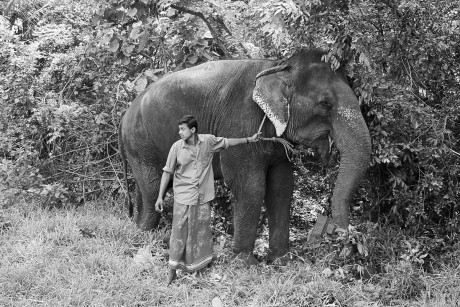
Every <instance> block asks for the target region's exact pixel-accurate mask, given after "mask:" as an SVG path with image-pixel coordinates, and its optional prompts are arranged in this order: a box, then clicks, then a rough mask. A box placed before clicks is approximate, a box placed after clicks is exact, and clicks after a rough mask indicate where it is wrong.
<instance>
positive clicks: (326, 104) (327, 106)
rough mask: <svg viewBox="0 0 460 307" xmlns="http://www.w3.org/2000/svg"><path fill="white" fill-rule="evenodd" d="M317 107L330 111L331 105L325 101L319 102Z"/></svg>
mask: <svg viewBox="0 0 460 307" xmlns="http://www.w3.org/2000/svg"><path fill="white" fill-rule="evenodd" d="M318 105H320V106H322V107H323V108H325V109H327V110H330V109H331V108H332V104H331V103H329V102H328V101H327V100H326V99H323V100H320V102H319V103H318Z"/></svg>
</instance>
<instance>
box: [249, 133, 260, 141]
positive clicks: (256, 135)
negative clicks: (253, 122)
mask: <svg viewBox="0 0 460 307" xmlns="http://www.w3.org/2000/svg"><path fill="white" fill-rule="evenodd" d="M261 134H262V132H258V133H256V134H254V135H253V136H251V137H248V138H247V139H248V141H249V142H250V143H255V142H258V141H259V140H260V139H261Z"/></svg>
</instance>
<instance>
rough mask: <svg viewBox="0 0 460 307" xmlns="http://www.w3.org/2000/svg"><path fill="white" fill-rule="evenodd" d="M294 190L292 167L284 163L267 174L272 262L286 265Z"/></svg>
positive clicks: (269, 170)
mask: <svg viewBox="0 0 460 307" xmlns="http://www.w3.org/2000/svg"><path fill="white" fill-rule="evenodd" d="M293 190H294V177H293V170H292V165H291V163H290V162H288V161H282V162H280V163H278V164H276V165H273V166H271V167H270V168H269V169H268V172H267V190H266V193H265V206H266V208H267V216H268V228H269V248H270V251H269V254H268V260H269V261H270V262H274V263H278V264H285V263H286V262H287V261H288V260H289V257H288V256H287V253H288V252H289V220H290V209H291V201H292V193H293Z"/></svg>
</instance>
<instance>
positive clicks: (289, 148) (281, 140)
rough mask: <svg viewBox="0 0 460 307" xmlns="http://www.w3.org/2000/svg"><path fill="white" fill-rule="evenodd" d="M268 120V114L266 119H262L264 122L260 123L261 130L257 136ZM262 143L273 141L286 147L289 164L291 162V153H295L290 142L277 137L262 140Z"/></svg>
mask: <svg viewBox="0 0 460 307" xmlns="http://www.w3.org/2000/svg"><path fill="white" fill-rule="evenodd" d="M266 118H267V114H265V116H264V119H262V122H261V123H260V126H259V130H258V131H257V134H259V133H260V131H261V130H262V126H263V125H264V122H265V119H266ZM260 140H261V141H273V142H279V143H281V144H282V145H283V147H284V152H285V153H286V157H287V158H288V160H289V162H291V161H292V160H291V157H290V156H289V153H291V154H293V153H294V152H295V149H294V145H292V144H291V143H289V141H287V140H285V139H283V138H277V137H271V138H262V137H261V138H260Z"/></svg>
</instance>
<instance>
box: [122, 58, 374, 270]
mask: <svg viewBox="0 0 460 307" xmlns="http://www.w3.org/2000/svg"><path fill="white" fill-rule="evenodd" d="M324 54H325V52H324V51H322V50H318V49H309V50H303V51H300V52H297V53H295V54H294V55H292V56H290V57H289V58H286V59H283V60H269V59H244V60H219V61H210V62H206V63H204V64H200V65H198V66H195V67H192V68H187V69H184V70H181V71H177V72H174V73H171V74H169V75H166V76H164V77H162V78H160V79H159V80H158V81H156V82H154V83H152V84H151V85H149V86H148V88H147V89H146V90H145V91H144V92H143V93H142V94H140V95H139V96H138V97H137V98H136V99H135V100H134V101H133V103H132V104H131V105H130V107H129V108H128V109H127V111H126V112H125V114H124V116H123V118H122V120H121V123H120V126H119V146H120V153H121V157H122V161H123V167H124V172H125V174H126V168H127V166H126V164H127V162H128V163H129V165H130V167H131V169H132V173H133V176H134V179H135V182H136V185H137V192H138V193H137V215H136V219H135V220H136V223H137V225H138V226H139V227H140V228H141V229H144V230H151V229H153V228H156V227H157V226H158V223H159V218H160V213H158V212H156V211H155V208H154V204H155V202H156V198H157V197H158V191H159V183H160V179H161V172H162V168H163V166H164V164H165V161H166V158H167V155H168V152H169V149H170V147H171V145H172V144H173V143H174V142H175V141H176V140H177V139H178V120H179V118H180V117H182V116H183V115H186V114H192V115H194V116H195V117H196V119H197V120H198V124H199V126H198V131H199V133H208V134H213V135H216V136H224V137H229V138H239V137H244V136H247V135H253V134H254V133H255V132H256V131H257V130H258V129H259V126H260V125H261V123H262V122H263V119H264V116H265V115H266V116H267V117H268V119H269V120H267V121H265V122H264V124H263V126H260V128H261V132H262V135H263V136H264V137H279V138H282V139H285V140H287V141H289V142H291V143H292V144H295V145H298V146H310V147H313V148H317V149H318V151H319V154H320V155H321V156H323V157H324V156H327V154H328V150H329V140H330V138H332V139H333V141H334V142H335V146H336V147H337V149H338V151H339V152H340V166H339V171H338V175H337V179H336V183H335V187H334V189H333V193H332V197H331V213H332V222H333V223H334V224H335V225H337V226H339V227H342V228H344V227H345V228H346V227H347V226H348V225H349V206H350V203H351V201H352V198H353V195H354V192H355V191H356V188H357V186H358V185H359V182H360V180H362V179H363V177H364V176H365V173H366V170H367V168H368V166H369V162H370V155H371V140H370V135H369V130H368V127H367V125H366V123H365V121H364V118H363V115H362V113H361V110H360V106H359V103H358V100H357V97H356V96H355V94H354V92H353V90H352V89H351V88H350V86H349V84H348V81H347V78H346V73H345V71H344V69H342V68H339V69H337V70H332V69H331V67H330V64H329V63H327V62H324V61H322V57H323V55H324ZM212 163H213V170H214V176H215V179H221V178H223V179H224V180H225V182H226V183H227V184H228V185H229V186H230V188H231V190H232V193H233V195H234V200H233V206H234V209H233V224H234V234H233V236H234V242H233V252H234V255H235V256H236V257H240V258H241V259H243V260H244V261H246V262H248V263H249V264H252V263H254V261H256V260H255V258H254V255H253V249H254V243H255V240H256V236H257V225H258V221H259V218H260V213H261V208H262V206H265V210H266V215H267V217H268V228H269V253H268V256H267V258H268V261H274V260H276V259H282V257H285V256H286V255H287V254H288V252H289V222H290V206H291V201H292V195H293V190H294V176H293V165H292V163H291V162H290V161H289V160H288V158H287V156H286V153H285V148H284V147H283V146H282V144H280V143H279V142H271V141H259V142H257V143H251V144H247V145H242V146H238V147H232V148H229V149H227V150H224V151H221V152H219V153H216V154H215V155H214V157H213V161H212ZM125 177H126V176H125ZM128 202H129V203H130V205H129V206H130V215H132V213H133V205H132V204H131V201H130V199H129V200H128ZM256 262H257V261H256Z"/></svg>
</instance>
